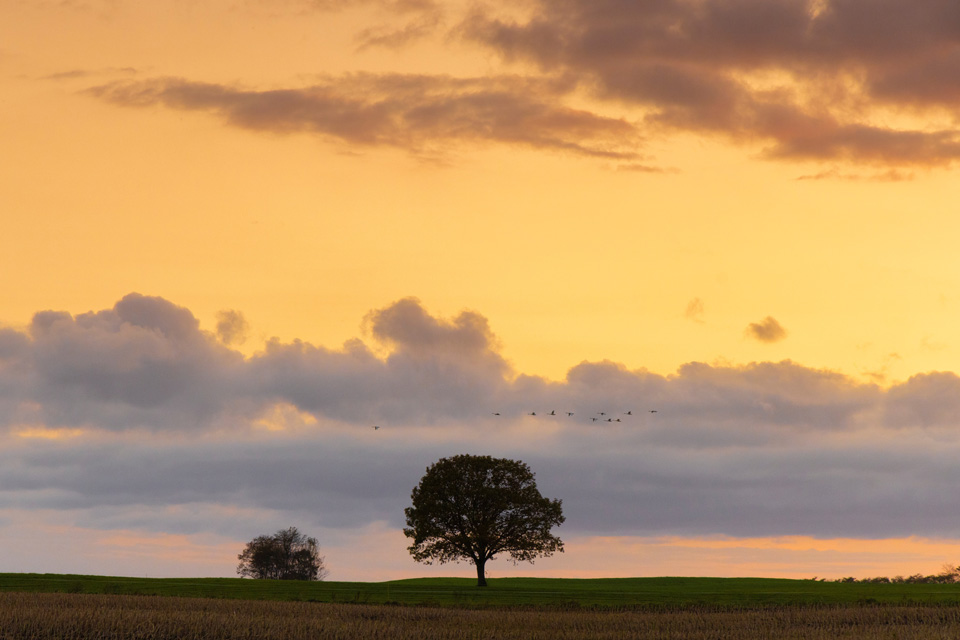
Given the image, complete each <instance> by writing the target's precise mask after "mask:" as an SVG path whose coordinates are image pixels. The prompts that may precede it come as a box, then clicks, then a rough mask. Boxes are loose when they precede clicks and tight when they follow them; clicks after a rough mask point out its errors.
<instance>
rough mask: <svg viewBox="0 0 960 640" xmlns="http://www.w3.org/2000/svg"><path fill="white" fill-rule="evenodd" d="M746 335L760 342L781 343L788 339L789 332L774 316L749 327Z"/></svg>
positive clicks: (752, 323) (753, 323)
mask: <svg viewBox="0 0 960 640" xmlns="http://www.w3.org/2000/svg"><path fill="white" fill-rule="evenodd" d="M746 334H747V335H748V336H749V337H751V338H754V339H756V340H759V341H760V342H779V341H780V340H783V339H784V338H786V337H787V330H786V329H784V328H783V326H782V325H781V324H780V323H779V322H777V319H776V318H774V317H773V316H767V317H766V318H764V319H763V320H761V321H760V322H751V323H750V324H749V325H747V329H746Z"/></svg>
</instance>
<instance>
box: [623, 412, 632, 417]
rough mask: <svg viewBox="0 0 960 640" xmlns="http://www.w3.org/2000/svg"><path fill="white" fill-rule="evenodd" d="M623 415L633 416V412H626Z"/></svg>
mask: <svg viewBox="0 0 960 640" xmlns="http://www.w3.org/2000/svg"><path fill="white" fill-rule="evenodd" d="M623 415H625V416H632V415H633V411H627V412H626V413H625V414H623Z"/></svg>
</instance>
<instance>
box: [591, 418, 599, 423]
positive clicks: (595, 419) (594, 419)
mask: <svg viewBox="0 0 960 640" xmlns="http://www.w3.org/2000/svg"><path fill="white" fill-rule="evenodd" d="M590 419H591V420H593V421H594V422H596V421H597V420H598V418H590Z"/></svg>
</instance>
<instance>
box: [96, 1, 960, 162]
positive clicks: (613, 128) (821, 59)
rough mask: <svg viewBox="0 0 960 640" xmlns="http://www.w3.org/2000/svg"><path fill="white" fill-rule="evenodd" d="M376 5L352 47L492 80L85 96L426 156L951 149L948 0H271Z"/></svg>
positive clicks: (118, 87)
mask: <svg viewBox="0 0 960 640" xmlns="http://www.w3.org/2000/svg"><path fill="white" fill-rule="evenodd" d="M373 5H376V6H379V7H381V8H382V11H380V12H379V13H380V14H381V15H382V16H383V17H382V21H381V22H378V23H377V24H370V25H367V26H364V27H362V28H361V29H360V30H359V31H358V32H357V33H356V35H355V38H356V42H357V47H358V50H360V51H363V50H366V49H370V48H382V47H386V48H389V49H401V48H403V47H406V46H408V45H410V44H411V43H414V42H416V43H419V42H421V41H423V40H424V39H431V38H432V39H433V40H432V41H433V43H434V45H435V46H437V47H450V46H454V45H455V46H458V47H464V48H465V50H466V51H467V52H471V53H472V54H473V55H477V56H480V55H482V56H490V54H493V56H495V58H494V60H492V61H491V64H492V65H493V68H492V70H491V73H490V75H488V76H484V77H471V78H457V77H451V76H440V75H429V74H419V75H418V74H410V73H365V72H363V71H362V70H358V72H357V73H354V74H347V75H343V76H339V77H326V78H323V79H322V80H321V81H320V82H318V83H317V84H313V85H310V86H298V87H288V88H283V89H257V88H243V87H240V86H236V85H226V84H220V83H211V82H204V81H202V80H199V79H189V78H185V77H157V78H152V79H146V80H134V81H123V82H117V83H113V84H108V85H101V86H98V87H95V88H92V89H90V90H89V93H90V94H91V95H93V96H96V97H99V98H101V99H104V100H108V101H110V102H112V103H113V104H117V105H122V106H147V105H162V106H165V107H167V108H172V109H179V110H189V111H205V112H209V113H213V114H215V115H216V116H218V117H219V118H220V119H221V120H222V121H223V122H225V123H227V124H229V125H231V126H236V127H241V128H244V129H249V130H254V131H261V132H271V133H277V132H282V133H309V134H315V135H321V136H323V137H325V138H328V139H330V140H333V141H336V142H338V143H340V144H345V145H349V146H352V147H361V148H362V147H368V148H369V147H373V146H390V147H399V148H403V149H405V150H408V151H410V152H412V153H414V154H416V155H424V154H425V155H428V156H430V155H436V154H441V153H443V152H448V151H450V150H451V149H456V148H460V147H462V146H464V145H477V144H491V143H492V144H499V145H520V146H524V147H528V148H532V149H535V150H548V151H558V150H563V151H569V152H572V153H574V154H577V155H583V156H589V157H599V158H604V159H608V160H617V161H619V160H622V161H624V166H634V167H649V168H651V169H656V166H655V164H652V163H649V162H644V163H637V162H636V160H637V159H638V158H640V157H642V153H643V148H644V142H645V141H646V140H648V139H652V138H658V137H665V136H672V135H676V134H695V135H697V136H710V137H714V138H716V139H718V140H721V141H728V142H734V143H736V144H741V145H744V146H745V147H746V148H748V149H752V150H759V151H760V155H761V156H762V157H764V158H766V159H769V160H779V161H790V162H812V163H815V164H820V165H827V166H828V167H832V168H828V169H827V170H825V171H820V172H815V173H814V174H810V175H815V176H831V175H839V176H846V175H858V174H857V173H853V174H851V173H850V172H849V171H842V170H839V169H837V168H836V167H837V165H841V166H857V167H867V168H868V171H869V173H868V175H871V176H873V179H883V176H893V177H894V178H895V179H898V178H901V177H902V176H904V175H908V173H905V172H904V170H905V169H911V168H928V167H944V166H950V165H952V164H953V163H954V162H955V161H956V160H957V158H958V157H960V129H958V128H957V126H956V123H957V114H958V107H960V90H958V89H956V87H955V85H956V83H955V82H954V81H953V79H954V78H955V77H956V75H957V73H958V71H960V11H958V10H957V8H956V6H955V3H952V2H950V1H949V0H919V1H915V0H883V1H882V2H879V3H878V2H877V1H876V0H706V1H704V2H691V1H689V0H641V1H638V2H623V1H622V0H559V1H555V0H531V1H530V2H525V3H520V4H517V3H505V2H500V1H494V2H489V3H485V4H475V5H470V6H469V7H467V8H464V7H463V6H461V5H458V4H456V3H436V2H374V1H373V0H370V1H369V2H345V1H334V2H300V1H297V2H287V3H278V4H276V5H272V10H274V11H288V12H295V13H296V12H313V11H333V10H337V11H341V10H342V11H348V10H351V8H356V7H360V8H362V7H369V6H373ZM497 61H499V66H497ZM573 105H577V106H573Z"/></svg>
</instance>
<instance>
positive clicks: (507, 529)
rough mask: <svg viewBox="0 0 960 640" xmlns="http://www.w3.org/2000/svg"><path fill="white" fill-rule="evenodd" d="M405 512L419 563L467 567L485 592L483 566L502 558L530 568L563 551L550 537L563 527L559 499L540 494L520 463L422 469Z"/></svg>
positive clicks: (475, 461) (467, 458)
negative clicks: (539, 559) (530, 564)
mask: <svg viewBox="0 0 960 640" xmlns="http://www.w3.org/2000/svg"><path fill="white" fill-rule="evenodd" d="M411 498H412V500H413V506H411V507H408V508H407V509H405V510H404V513H405V514H406V517H407V528H406V529H404V530H403V533H404V535H406V536H407V537H408V538H413V544H412V545H411V546H410V547H409V548H408V549H409V551H410V555H412V556H413V559H414V560H416V561H417V562H423V563H425V564H431V563H432V562H433V561H436V562H439V563H441V564H443V563H445V562H449V561H455V562H459V561H460V560H471V561H472V562H473V563H474V565H476V567H477V586H478V587H485V586H487V581H486V577H485V574H484V565H485V564H486V562H487V560H493V559H494V557H495V556H496V555H497V554H501V553H507V554H510V557H511V558H512V559H513V561H514V562H518V561H527V562H533V561H534V559H535V558H537V557H541V556H542V557H547V556H551V555H553V553H554V552H556V551H560V552H562V551H563V542H562V541H561V540H560V538H558V537H556V536H554V535H552V534H551V533H550V530H551V529H552V528H553V527H554V526H557V525H559V524H561V523H563V521H564V517H563V512H562V510H561V501H560V500H549V499H547V498H544V497H543V496H542V495H540V491H538V490H537V484H536V482H535V481H534V475H533V472H532V471H530V467H528V466H527V465H526V464H525V463H523V462H520V461H517V460H508V459H505V458H492V457H490V456H471V455H459V456H454V457H452V458H441V459H440V460H438V461H437V462H435V463H434V464H433V465H431V466H430V467H428V468H427V473H426V474H425V475H424V476H423V478H421V480H420V484H419V485H418V486H416V487H415V488H414V489H413V493H412V494H411Z"/></svg>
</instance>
